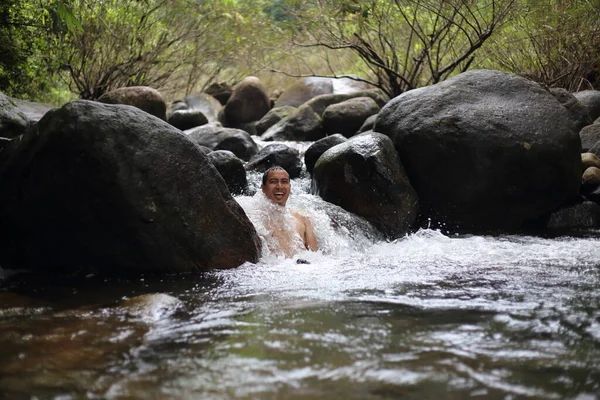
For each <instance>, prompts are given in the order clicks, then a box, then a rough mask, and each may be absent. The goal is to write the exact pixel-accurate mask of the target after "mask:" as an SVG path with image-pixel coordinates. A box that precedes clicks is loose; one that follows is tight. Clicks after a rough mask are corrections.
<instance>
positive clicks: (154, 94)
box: [98, 86, 167, 121]
mask: <svg viewBox="0 0 600 400" xmlns="http://www.w3.org/2000/svg"><path fill="white" fill-rule="evenodd" d="M98 101H99V102H101V103H106V104H125V105H129V106H134V107H137V108H139V109H140V110H144V111H146V112H147V113H148V114H150V115H154V116H155V117H158V118H160V119H162V120H164V121H166V120H167V103H166V102H165V99H164V97H163V95H162V94H161V93H160V92H159V91H158V90H156V89H153V88H151V87H148V86H129V87H122V88H119V89H115V90H112V91H110V92H108V93H104V94H103V95H102V96H100V98H99V99H98Z"/></svg>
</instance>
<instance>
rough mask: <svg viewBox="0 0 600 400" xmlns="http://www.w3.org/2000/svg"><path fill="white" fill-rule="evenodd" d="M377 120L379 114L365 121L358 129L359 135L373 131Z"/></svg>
mask: <svg viewBox="0 0 600 400" xmlns="http://www.w3.org/2000/svg"><path fill="white" fill-rule="evenodd" d="M376 119H377V114H374V115H371V116H370V117H369V118H367V119H365V122H363V124H362V125H361V126H360V128H358V131H357V132H356V133H357V134H359V133H363V132H367V131H372V130H373V126H374V125H375V120H376Z"/></svg>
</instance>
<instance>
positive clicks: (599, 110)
mask: <svg viewBox="0 0 600 400" xmlns="http://www.w3.org/2000/svg"><path fill="white" fill-rule="evenodd" d="M573 96H574V97H575V98H576V99H577V100H579V102H580V103H581V104H582V105H583V106H584V107H585V108H586V109H587V112H588V115H589V116H590V118H591V120H592V121H595V120H596V119H597V118H599V117H600V91H598V90H582V91H581V92H575V93H573Z"/></svg>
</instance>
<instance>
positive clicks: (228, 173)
mask: <svg viewBox="0 0 600 400" xmlns="http://www.w3.org/2000/svg"><path fill="white" fill-rule="evenodd" d="M208 160H209V161H210V162H211V163H212V165H214V166H215V168H216V169H217V171H219V173H220V174H221V176H222V177H223V179H224V180H225V183H226V184H227V188H229V191H230V192H231V194H234V195H239V194H243V193H245V192H246V190H247V189H248V180H247V178H246V170H245V169H244V162H243V161H242V160H240V159H239V158H237V157H236V156H235V154H233V153H232V152H230V151H228V150H217V151H213V152H212V153H209V154H208Z"/></svg>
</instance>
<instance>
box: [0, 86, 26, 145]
mask: <svg viewBox="0 0 600 400" xmlns="http://www.w3.org/2000/svg"><path fill="white" fill-rule="evenodd" d="M29 124H30V121H29V118H27V116H26V115H25V113H24V112H23V111H21V109H20V108H19V107H17V105H16V104H15V103H14V102H13V101H12V100H11V99H10V97H8V96H6V95H4V94H3V93H0V137H3V138H9V139H10V138H14V137H16V136H19V135H22V134H23V133H25V131H27V128H29Z"/></svg>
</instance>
